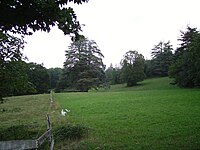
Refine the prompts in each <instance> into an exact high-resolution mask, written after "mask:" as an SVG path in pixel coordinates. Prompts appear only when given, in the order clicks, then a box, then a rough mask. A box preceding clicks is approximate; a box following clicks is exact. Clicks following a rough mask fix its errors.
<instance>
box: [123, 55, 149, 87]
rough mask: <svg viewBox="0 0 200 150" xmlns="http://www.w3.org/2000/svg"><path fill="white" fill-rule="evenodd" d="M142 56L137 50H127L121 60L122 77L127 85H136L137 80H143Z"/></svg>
mask: <svg viewBox="0 0 200 150" xmlns="http://www.w3.org/2000/svg"><path fill="white" fill-rule="evenodd" d="M144 61H145V60H144V56H143V55H142V54H139V53H138V52H137V51H128V52H126V54H125V55H124V58H123V59H122V61H121V64H122V78H123V80H124V81H125V82H126V83H127V86H134V85H137V82H139V81H142V80H144V78H145V74H144Z"/></svg>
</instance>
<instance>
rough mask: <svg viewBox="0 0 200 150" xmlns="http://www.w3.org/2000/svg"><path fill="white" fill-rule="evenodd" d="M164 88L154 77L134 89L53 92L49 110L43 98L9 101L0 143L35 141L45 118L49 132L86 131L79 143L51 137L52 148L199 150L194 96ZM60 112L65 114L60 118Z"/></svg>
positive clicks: (2, 110)
mask: <svg viewBox="0 0 200 150" xmlns="http://www.w3.org/2000/svg"><path fill="white" fill-rule="evenodd" d="M169 83H170V79H168V78H157V79H149V80H145V81H143V82H141V83H140V84H139V85H138V86H136V87H129V88H128V87H125V85H115V86H112V87H111V89H110V90H102V89H101V90H100V91H90V92H88V93H79V92H77V93H57V94H54V95H53V98H54V104H53V106H52V107H50V108H49V102H50V101H49V98H50V96H49V95H48V94H46V95H33V96H18V97H10V98H7V101H6V102H5V103H3V104H0V139H1V140H13V139H32V138H35V137H38V136H39V135H41V134H42V132H44V131H45V130H46V118H45V115H46V114H47V113H49V114H50V116H51V121H52V127H53V130H54V131H56V130H57V129H59V126H61V125H67V124H68V123H71V124H81V125H84V126H86V127H89V132H88V135H87V136H86V137H85V138H83V139H81V140H75V141H73V140H72V141H63V142H61V143H60V141H59V142H57V140H56V137H55V140H56V143H55V149H63V150H65V149H80V150H82V149H85V150H88V149H91V150H93V149H98V150H99V149H106V150H107V149H114V150H118V149H119V150H121V149H125V150H127V149H200V91H199V89H181V88H178V87H176V86H173V85H170V84H169ZM62 108H67V109H70V110H71V112H70V113H68V115H67V116H66V117H62V116H61V115H60V111H61V109H62ZM16 130H17V131H16ZM42 149H43V148H42Z"/></svg>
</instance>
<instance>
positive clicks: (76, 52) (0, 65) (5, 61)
mask: <svg viewBox="0 0 200 150" xmlns="http://www.w3.org/2000/svg"><path fill="white" fill-rule="evenodd" d="M70 1H72V2H74V3H77V4H82V3H83V2H87V1H86V0H70ZM51 2H52V4H51V5H50V4H49V3H47V2H46V1H43V2H42V1H33V2H32V3H30V2H29V1H22V0H19V1H14V2H11V1H0V11H1V14H7V16H8V17H3V16H1V17H0V98H1V99H2V98H3V97H6V96H11V95H25V94H37V93H47V92H49V90H50V89H55V91H56V92H63V91H68V92H69V91H82V92H87V91H89V90H90V89H97V90H98V88H102V87H103V88H109V85H111V84H120V83H126V84H127V86H134V85H137V84H138V82H140V81H142V80H144V79H146V78H152V77H163V76H169V77H171V78H174V82H173V83H172V84H177V85H178V86H180V87H199V86H200V32H199V31H198V30H197V29H196V28H191V27H189V26H188V27H187V28H186V30H185V31H181V33H180V38H179V39H177V40H178V41H180V44H179V47H178V48H177V49H173V48H172V45H171V43H170V41H167V42H165V41H160V42H158V44H156V45H155V46H153V47H152V49H151V48H150V50H149V52H150V53H151V55H152V59H151V60H145V59H144V56H143V55H142V54H140V53H139V50H129V51H127V52H126V53H125V54H124V56H122V60H121V62H119V65H118V66H117V67H113V65H112V64H111V65H110V66H109V67H107V69H106V66H105V65H104V64H103V61H102V60H103V57H104V56H103V54H102V53H101V50H100V49H99V48H98V45H97V43H96V42H95V41H94V40H89V39H88V38H85V37H84V36H82V35H80V34H79V31H81V25H80V23H79V22H78V21H77V19H76V15H75V13H74V11H73V9H72V8H70V7H68V8H67V7H62V6H66V5H67V2H68V1H51ZM27 8H29V9H27ZM34 10H37V11H34ZM49 10H52V11H49ZM21 12H24V13H21ZM41 14H43V15H41ZM26 15H29V16H26ZM23 18H29V19H28V20H24V19H23ZM55 25H57V26H58V27H59V29H61V30H62V31H63V32H64V33H65V34H69V35H71V37H72V43H71V45H70V46H69V47H68V49H67V48H66V49H67V50H66V54H65V56H66V61H65V62H64V66H63V68H50V69H47V68H45V67H44V66H43V65H42V64H36V63H27V62H26V58H25V56H24V55H23V53H22V50H23V48H24V43H25V41H24V36H25V35H31V34H33V32H35V31H37V30H43V31H47V32H48V31H50V29H51V27H52V26H55ZM16 34H17V36H16ZM19 35H20V36H19ZM133 42H135V41H133Z"/></svg>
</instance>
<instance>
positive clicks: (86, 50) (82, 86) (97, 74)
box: [58, 38, 105, 92]
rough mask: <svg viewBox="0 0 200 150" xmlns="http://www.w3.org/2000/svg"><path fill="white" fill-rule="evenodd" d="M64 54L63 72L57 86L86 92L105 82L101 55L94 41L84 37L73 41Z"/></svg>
mask: <svg viewBox="0 0 200 150" xmlns="http://www.w3.org/2000/svg"><path fill="white" fill-rule="evenodd" d="M65 56H66V61H65V63H64V74H63V77H62V80H61V82H60V85H58V87H59V86H60V88H61V87H62V88H70V89H75V90H78V91H85V92H87V91H88V90H89V89H91V88H97V87H99V86H101V85H102V84H103V83H104V82H105V73H104V70H105V65H104V64H103V61H102V58H103V55H102V53H101V51H100V49H99V48H98V46H97V44H96V42H95V41H93V40H88V39H85V38H83V39H81V40H79V41H75V42H73V43H71V45H70V46H69V50H67V51H66V55H65ZM63 83H65V84H63Z"/></svg>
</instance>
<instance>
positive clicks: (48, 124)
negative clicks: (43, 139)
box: [47, 114, 54, 150]
mask: <svg viewBox="0 0 200 150" xmlns="http://www.w3.org/2000/svg"><path fill="white" fill-rule="evenodd" d="M49 130H50V136H49V146H50V150H53V147H54V139H53V134H52V128H51V121H50V117H49V114H47V131H49Z"/></svg>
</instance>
